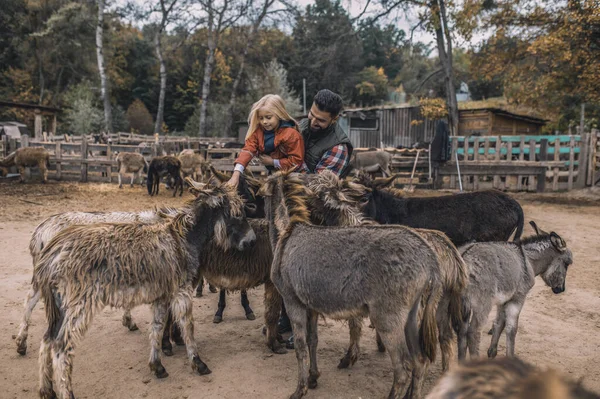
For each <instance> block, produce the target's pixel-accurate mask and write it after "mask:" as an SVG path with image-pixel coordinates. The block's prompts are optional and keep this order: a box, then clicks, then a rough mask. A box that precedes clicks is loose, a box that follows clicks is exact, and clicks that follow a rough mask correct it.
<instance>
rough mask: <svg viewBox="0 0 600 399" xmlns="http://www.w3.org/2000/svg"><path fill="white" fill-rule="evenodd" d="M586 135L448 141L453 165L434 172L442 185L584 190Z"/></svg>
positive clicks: (500, 137) (586, 164)
mask: <svg viewBox="0 0 600 399" xmlns="http://www.w3.org/2000/svg"><path fill="white" fill-rule="evenodd" d="M589 136H590V135H589V134H585V135H584V136H581V135H562V136H528V135H526V136H482V137H467V138H466V137H452V161H451V162H448V163H446V165H444V166H443V167H442V168H440V169H439V171H438V173H439V176H441V177H442V183H443V185H444V186H449V187H450V188H456V187H457V179H458V171H457V168H456V158H455V157H458V161H459V162H458V163H459V166H460V171H461V178H462V180H463V188H464V189H467V190H471V189H472V190H478V189H480V188H483V187H490V186H491V187H494V188H498V189H504V190H511V191H514V190H516V191H520V190H528V191H544V190H545V187H546V184H547V183H548V184H550V187H551V190H552V191H558V190H571V189H573V188H574V187H577V188H580V187H584V186H585V183H586V174H587V171H588V151H589V145H588V143H589Z"/></svg>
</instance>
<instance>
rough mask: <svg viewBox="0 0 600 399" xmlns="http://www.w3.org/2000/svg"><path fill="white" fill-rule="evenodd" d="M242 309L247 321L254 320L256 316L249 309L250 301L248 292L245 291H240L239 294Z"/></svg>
mask: <svg viewBox="0 0 600 399" xmlns="http://www.w3.org/2000/svg"><path fill="white" fill-rule="evenodd" d="M240 296H241V300H242V307H243V308H244V312H246V319H248V320H256V316H255V315H254V312H253V311H252V308H251V307H250V301H249V300H248V292H246V290H242V292H241V294H240Z"/></svg>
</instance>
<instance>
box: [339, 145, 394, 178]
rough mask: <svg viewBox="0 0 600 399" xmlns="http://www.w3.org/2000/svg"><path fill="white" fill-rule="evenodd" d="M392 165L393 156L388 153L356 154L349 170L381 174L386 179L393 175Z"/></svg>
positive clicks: (369, 152) (368, 152) (366, 152)
mask: <svg viewBox="0 0 600 399" xmlns="http://www.w3.org/2000/svg"><path fill="white" fill-rule="evenodd" d="M391 163H392V154H390V153H389V152H386V151H365V152H356V153H354V155H353V156H352V159H351V160H350V165H349V170H350V171H352V170H353V169H355V170H359V171H361V170H362V171H364V172H368V173H376V172H381V173H382V174H383V176H384V177H388V176H391V175H392V171H391V170H390V165H391Z"/></svg>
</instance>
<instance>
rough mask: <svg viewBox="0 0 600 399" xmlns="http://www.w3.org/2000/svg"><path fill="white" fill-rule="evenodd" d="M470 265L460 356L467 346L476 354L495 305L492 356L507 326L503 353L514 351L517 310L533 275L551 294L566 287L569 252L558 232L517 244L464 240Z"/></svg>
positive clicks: (527, 239)
mask: <svg viewBox="0 0 600 399" xmlns="http://www.w3.org/2000/svg"><path fill="white" fill-rule="evenodd" d="M460 251H461V254H462V257H463V259H464V260H465V262H466V263H467V264H468V266H469V271H470V280H469V284H468V285H467V290H466V292H465V295H464V297H463V302H464V303H463V309H465V311H466V312H470V313H471V317H470V320H469V317H468V313H467V314H465V315H464V316H465V317H464V320H463V322H462V323H461V324H460V329H459V331H458V357H459V359H461V360H462V359H464V358H465V357H466V353H467V347H468V349H469V352H470V354H471V357H478V356H479V340H480V338H481V327H482V326H483V324H484V323H485V322H486V321H487V318H488V316H489V313H490V310H491V308H492V306H493V305H494V304H495V305H496V306H497V317H496V320H495V322H494V328H493V332H492V342H491V344H490V347H489V349H488V356H489V357H495V356H496V354H497V352H498V341H499V339H500V335H501V334H502V331H503V330H504V329H505V328H506V353H507V356H514V355H515V338H516V335H517V328H518V324H519V314H520V313H521V309H522V308H523V305H524V304H525V299H526V297H527V293H528V292H529V291H530V290H531V288H532V287H533V285H534V284H535V276H538V275H541V277H542V280H544V282H545V283H546V284H547V285H548V286H549V287H551V288H552V291H553V292H554V293H555V294H559V293H561V292H563V291H564V290H565V280H566V277H567V269H568V267H569V265H571V264H572V263H573V254H572V253H571V250H569V249H568V248H567V245H566V243H565V242H564V240H563V239H562V238H560V237H559V236H558V234H556V233H554V232H551V233H550V234H542V235H536V236H533V237H529V238H526V239H524V240H522V241H521V242H519V243H506V242H490V243H475V244H468V245H465V246H463V247H461V248H460Z"/></svg>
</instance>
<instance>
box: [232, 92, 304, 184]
mask: <svg viewBox="0 0 600 399" xmlns="http://www.w3.org/2000/svg"><path fill="white" fill-rule="evenodd" d="M248 125H249V126H248V134H246V144H245V145H244V148H243V149H242V151H241V152H240V155H239V156H238V157H237V159H236V160H235V167H234V172H233V176H232V177H231V179H230V180H229V184H232V185H235V186H237V184H238V182H239V179H240V174H241V173H243V172H244V169H245V168H246V167H247V166H248V164H249V163H250V161H251V160H252V158H254V157H259V158H260V160H261V162H262V163H263V164H264V165H265V166H266V167H267V169H269V170H273V169H280V170H289V169H296V168H301V167H302V164H303V163H304V141H303V139H302V135H301V134H300V133H299V131H298V124H297V123H296V121H295V120H294V118H292V117H291V116H290V114H289V113H288V112H287V111H286V109H285V103H284V101H283V99H282V98H281V97H279V96H278V95H275V94H267V95H266V96H264V97H263V98H261V99H260V100H258V101H257V102H255V103H254V104H253V105H252V109H251V110H250V115H249V116H248Z"/></svg>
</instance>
